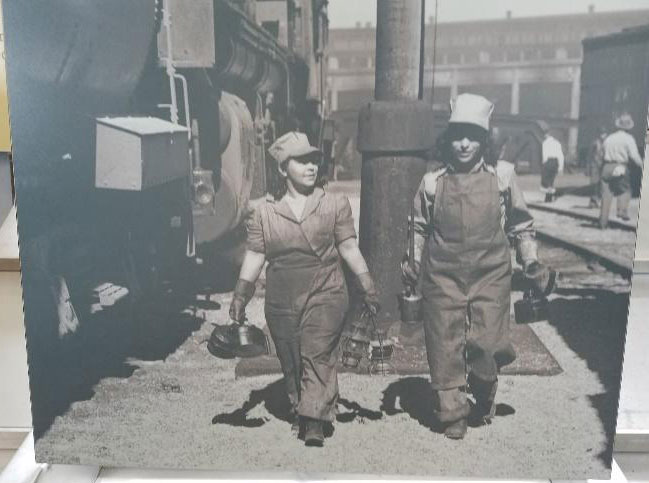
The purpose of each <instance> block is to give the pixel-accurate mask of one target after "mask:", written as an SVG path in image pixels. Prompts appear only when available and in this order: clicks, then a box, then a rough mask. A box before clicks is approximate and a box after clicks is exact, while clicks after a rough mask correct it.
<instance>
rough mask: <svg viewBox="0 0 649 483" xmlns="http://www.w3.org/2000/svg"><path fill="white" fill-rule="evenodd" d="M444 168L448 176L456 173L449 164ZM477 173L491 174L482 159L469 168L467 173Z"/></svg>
mask: <svg viewBox="0 0 649 483" xmlns="http://www.w3.org/2000/svg"><path fill="white" fill-rule="evenodd" d="M446 168H447V170H448V172H449V173H450V174H455V172H456V171H455V167H454V166H453V165H452V164H451V163H448V164H447V165H446ZM479 171H489V172H492V170H490V169H489V166H488V165H487V163H485V161H484V158H482V159H481V160H480V161H478V162H477V163H476V165H475V166H474V167H473V168H471V171H469V173H477V172H479Z"/></svg>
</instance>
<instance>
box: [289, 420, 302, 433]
mask: <svg viewBox="0 0 649 483" xmlns="http://www.w3.org/2000/svg"><path fill="white" fill-rule="evenodd" d="M291 433H293V434H295V435H296V436H297V435H298V434H299V433H300V418H299V417H298V416H295V417H294V418H293V422H292V423H291Z"/></svg>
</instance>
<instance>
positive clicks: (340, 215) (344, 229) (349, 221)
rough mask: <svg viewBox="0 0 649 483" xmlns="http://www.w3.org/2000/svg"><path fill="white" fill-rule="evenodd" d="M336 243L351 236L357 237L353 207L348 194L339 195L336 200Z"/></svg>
mask: <svg viewBox="0 0 649 483" xmlns="http://www.w3.org/2000/svg"><path fill="white" fill-rule="evenodd" d="M334 237H335V240H336V245H338V244H340V243H342V242H344V241H345V240H347V239H349V238H356V229H355V228H354V217H353V216H352V207H351V205H350V204H349V199H348V198H347V197H346V196H339V197H338V198H337V200H336V222H335V226H334Z"/></svg>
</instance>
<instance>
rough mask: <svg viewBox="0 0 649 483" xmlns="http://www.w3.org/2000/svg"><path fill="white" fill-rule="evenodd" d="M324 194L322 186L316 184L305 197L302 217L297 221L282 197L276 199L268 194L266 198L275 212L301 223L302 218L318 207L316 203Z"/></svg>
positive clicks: (304, 218)
mask: <svg viewBox="0 0 649 483" xmlns="http://www.w3.org/2000/svg"><path fill="white" fill-rule="evenodd" d="M324 195H325V190H324V189H323V188H321V187H319V186H316V187H315V188H314V189H313V192H312V193H311V194H310V195H309V196H307V198H306V203H305V204H304V211H303V212H302V219H301V220H299V221H298V220H297V219H296V218H295V214H294V213H293V210H291V207H290V206H289V205H288V203H287V202H286V201H284V198H283V197H282V199H281V200H276V199H275V198H273V197H272V196H268V197H267V198H266V199H267V200H268V201H270V203H271V204H272V205H273V208H274V210H275V213H277V214H278V215H281V216H283V217H284V218H286V219H288V220H291V221H292V222H294V223H298V224H302V223H303V222H304V220H306V219H307V218H308V217H309V216H310V215H311V214H313V212H314V211H315V210H316V209H317V208H318V205H319V204H320V200H321V199H322V197H323V196H324Z"/></svg>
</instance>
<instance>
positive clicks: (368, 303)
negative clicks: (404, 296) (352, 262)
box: [356, 272, 381, 315]
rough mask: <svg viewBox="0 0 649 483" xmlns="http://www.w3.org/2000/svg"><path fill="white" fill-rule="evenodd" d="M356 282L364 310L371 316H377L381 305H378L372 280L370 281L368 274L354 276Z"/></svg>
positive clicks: (376, 293) (377, 296) (370, 277)
mask: <svg viewBox="0 0 649 483" xmlns="http://www.w3.org/2000/svg"><path fill="white" fill-rule="evenodd" d="M356 280H357V281H358V285H359V287H360V289H361V294H362V297H363V304H364V305H365V310H366V311H367V312H369V313H370V314H371V315H376V314H378V313H379V311H380V310H381V304H380V303H379V295H378V292H377V291H376V287H375V286H374V280H373V279H372V276H371V275H370V272H364V273H361V274H359V275H356Z"/></svg>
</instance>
